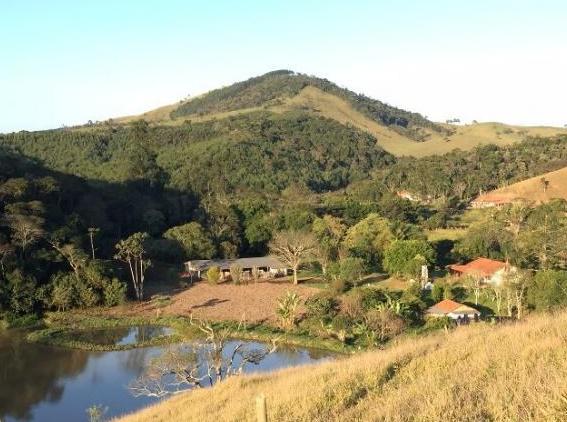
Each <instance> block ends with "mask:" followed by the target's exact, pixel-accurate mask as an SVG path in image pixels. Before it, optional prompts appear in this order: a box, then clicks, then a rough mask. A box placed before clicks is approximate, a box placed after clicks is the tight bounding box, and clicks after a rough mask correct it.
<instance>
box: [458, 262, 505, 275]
mask: <svg viewBox="0 0 567 422" xmlns="http://www.w3.org/2000/svg"><path fill="white" fill-rule="evenodd" d="M506 265H507V264H506V263H505V262H502V261H496V260H494V259H488V258H477V259H475V260H474V261H471V262H469V263H468V264H465V265H458V264H456V265H450V266H449V268H450V269H451V270H453V271H456V272H459V273H462V274H480V275H482V276H485V277H490V276H492V275H493V274H494V273H495V272H497V271H499V270H501V269H503V268H506Z"/></svg>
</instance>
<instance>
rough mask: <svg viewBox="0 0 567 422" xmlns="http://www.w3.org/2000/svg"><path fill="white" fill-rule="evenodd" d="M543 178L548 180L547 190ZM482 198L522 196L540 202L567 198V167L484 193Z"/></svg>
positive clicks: (518, 197)
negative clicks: (544, 187)
mask: <svg viewBox="0 0 567 422" xmlns="http://www.w3.org/2000/svg"><path fill="white" fill-rule="evenodd" d="M542 178H543V179H545V180H546V181H547V182H548V185H547V189H545V191H544V189H543V184H542ZM482 198H485V199H490V198H498V199H508V200H514V199H520V198H521V199H525V200H527V201H530V202H531V201H533V202H535V203H538V204H540V203H545V202H549V201H550V200H551V199H555V198H562V199H565V200H567V167H565V168H562V169H560V170H556V171H551V172H549V173H545V174H542V175H540V176H536V177H532V178H530V179H527V180H523V181H521V182H518V183H514V184H512V185H510V186H506V187H504V188H500V189H496V190H493V191H491V192H488V193H486V194H484V195H482Z"/></svg>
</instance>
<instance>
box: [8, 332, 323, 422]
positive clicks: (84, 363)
mask: <svg viewBox="0 0 567 422" xmlns="http://www.w3.org/2000/svg"><path fill="white" fill-rule="evenodd" d="M154 328H155V329H156V330H154V331H155V332H154V333H153V334H149V333H148V332H147V331H146V332H143V333H142V334H141V335H167V334H168V333H169V331H168V329H165V331H164V330H162V329H163V327H154ZM157 328H160V329H157ZM156 332H157V333H159V334H156ZM114 334H115V335H113V336H112V337H113V338H114V339H115V340H114V341H119V342H124V341H126V342H137V341H138V339H137V337H136V336H137V335H140V331H139V330H138V329H125V330H124V329H123V330H122V331H121V332H120V335H118V334H117V333H114ZM95 335H96V336H101V337H103V338H104V337H105V336H104V335H103V333H96V334H95ZM117 338H118V340H116V339H117ZM89 340H92V338H90V339H89ZM247 344H249V345H251V346H261V344H260V343H256V342H247ZM164 350H165V348H162V347H149V348H137V349H130V350H121V351H112V352H91V351H84V350H73V349H64V348H57V347H51V346H46V345H42V344H37V343H30V342H28V341H26V340H25V333H24V332H21V331H8V332H2V331H0V420H2V421H3V422H4V421H87V420H88V415H87V413H86V409H87V408H89V407H91V406H93V405H102V406H103V407H105V408H107V412H106V413H105V417H106V418H111V417H113V416H117V415H122V414H124V413H128V412H132V411H135V410H138V409H140V408H142V407H144V406H147V405H149V404H151V403H154V402H155V401H156V400H157V399H153V398H149V397H134V396H133V395H132V394H131V392H130V390H129V389H128V385H129V384H130V383H131V382H132V381H133V380H134V379H136V378H137V377H138V376H140V375H141V374H142V372H143V369H144V368H145V366H146V365H147V363H148V362H149V360H150V359H152V358H154V357H157V356H159V355H160V354H161V353H163V352H164ZM330 357H331V354H330V353H328V352H324V351H320V350H309V349H301V348H292V347H280V348H278V351H276V352H275V353H273V354H271V355H268V356H267V357H266V358H265V359H264V360H263V361H262V362H260V364H259V365H257V366H255V365H252V366H247V367H246V368H245V372H256V371H271V370H275V369H279V368H284V367H288V366H295V365H302V364H307V363H311V362H315V361H320V360H325V359H329V358H330Z"/></svg>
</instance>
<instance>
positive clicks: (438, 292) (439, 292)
mask: <svg viewBox="0 0 567 422" xmlns="http://www.w3.org/2000/svg"><path fill="white" fill-rule="evenodd" d="M444 294H445V286H444V285H443V284H441V283H440V282H436V283H434V284H433V288H432V289H431V299H432V300H433V301H434V302H435V303H437V302H441V301H442V300H443V296H444Z"/></svg>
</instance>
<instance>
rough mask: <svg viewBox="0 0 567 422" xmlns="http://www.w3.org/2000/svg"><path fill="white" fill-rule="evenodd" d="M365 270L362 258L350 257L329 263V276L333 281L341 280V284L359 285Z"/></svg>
mask: <svg viewBox="0 0 567 422" xmlns="http://www.w3.org/2000/svg"><path fill="white" fill-rule="evenodd" d="M364 272H365V266H364V260H363V259H362V258H354V257H348V258H345V259H342V260H341V261H338V262H334V263H332V264H331V265H329V268H328V270H327V277H329V278H330V279H331V280H332V281H336V280H341V281H342V282H343V283H338V284H339V285H341V284H342V285H344V286H348V285H349V284H354V285H357V284H358V283H359V282H360V280H361V279H362V277H363V275H364Z"/></svg>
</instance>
